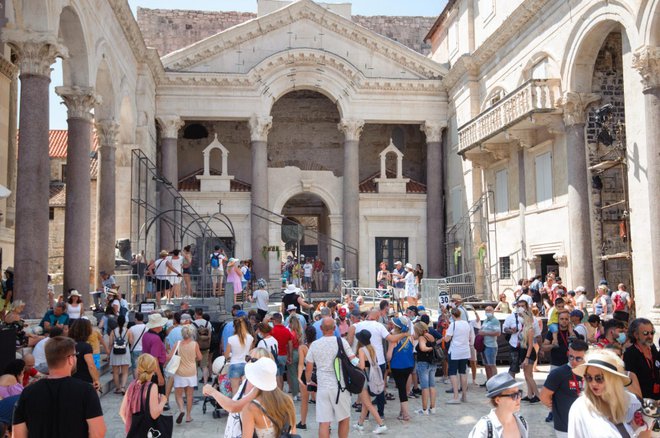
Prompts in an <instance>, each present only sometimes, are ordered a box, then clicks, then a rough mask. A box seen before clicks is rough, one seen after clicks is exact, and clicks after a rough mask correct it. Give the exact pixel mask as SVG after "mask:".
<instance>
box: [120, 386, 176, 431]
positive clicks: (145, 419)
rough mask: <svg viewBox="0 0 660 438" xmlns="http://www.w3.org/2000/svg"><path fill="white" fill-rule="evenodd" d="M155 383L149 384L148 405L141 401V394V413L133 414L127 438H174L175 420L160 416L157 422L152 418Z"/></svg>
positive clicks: (168, 416) (167, 416)
mask: <svg viewBox="0 0 660 438" xmlns="http://www.w3.org/2000/svg"><path fill="white" fill-rule="evenodd" d="M153 387H154V384H153V383H149V388H148V389H147V397H146V403H145V402H144V401H143V400H142V399H141V398H142V392H140V399H141V400H140V407H141V409H140V412H136V413H134V414H133V416H132V418H131V428H130V429H129V430H128V434H127V435H126V438H172V433H173V431H174V420H173V418H172V416H171V415H162V414H161V415H160V416H159V417H158V418H156V419H155V420H154V419H153V418H151V411H150V410H149V396H150V394H151V389H152V388H153Z"/></svg>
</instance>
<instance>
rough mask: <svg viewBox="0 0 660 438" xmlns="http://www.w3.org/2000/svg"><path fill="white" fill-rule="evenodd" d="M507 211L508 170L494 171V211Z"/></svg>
mask: <svg viewBox="0 0 660 438" xmlns="http://www.w3.org/2000/svg"><path fill="white" fill-rule="evenodd" d="M508 211H509V171H508V170H506V169H502V170H500V171H498V172H495V213H507V212H508Z"/></svg>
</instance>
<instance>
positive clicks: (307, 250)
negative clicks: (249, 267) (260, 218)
mask: <svg viewBox="0 0 660 438" xmlns="http://www.w3.org/2000/svg"><path fill="white" fill-rule="evenodd" d="M281 214H282V228H281V241H282V248H284V252H283V254H282V259H283V261H285V260H286V259H287V257H288V256H292V257H294V258H298V259H302V257H304V258H305V260H309V259H310V258H314V259H315V260H316V259H317V258H320V259H321V260H322V261H323V262H324V263H325V264H326V266H328V255H329V254H330V245H331V244H332V239H331V238H330V231H331V230H330V220H329V214H330V210H329V208H328V206H327V205H326V204H325V202H324V201H323V199H321V198H320V197H319V196H318V195H315V194H313V193H301V194H298V195H295V196H293V197H291V198H289V200H288V201H287V202H286V203H285V204H284V207H283V208H282V213H281ZM321 283H322V284H321V285H318V286H317V287H316V289H317V290H319V289H321V290H325V287H326V282H325V281H323V282H321Z"/></svg>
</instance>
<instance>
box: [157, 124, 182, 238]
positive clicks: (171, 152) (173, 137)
mask: <svg viewBox="0 0 660 438" xmlns="http://www.w3.org/2000/svg"><path fill="white" fill-rule="evenodd" d="M158 123H159V124H160V127H161V135H160V137H161V139H160V141H161V145H160V151H161V156H160V174H161V175H162V176H163V178H165V179H166V180H167V181H168V182H169V183H171V184H172V187H173V188H174V189H175V190H178V189H179V184H178V183H179V157H178V151H177V139H178V138H179V129H180V128H181V127H182V126H183V120H181V118H180V117H179V116H173V115H167V116H160V117H158ZM159 190H160V211H161V212H163V211H167V210H171V209H173V208H174V207H175V205H174V199H173V198H172V195H171V193H170V192H169V190H168V189H167V187H166V186H165V184H164V183H160V186H159ZM175 217H176V215H175V214H174V213H173V212H172V213H170V214H167V215H166V218H164V220H161V222H160V224H161V226H160V249H166V250H168V251H171V250H173V249H174V245H175V238H174V225H173V223H174V220H175Z"/></svg>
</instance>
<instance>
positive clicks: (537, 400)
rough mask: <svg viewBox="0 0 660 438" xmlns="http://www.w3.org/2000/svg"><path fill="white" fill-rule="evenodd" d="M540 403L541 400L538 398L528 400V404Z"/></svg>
mask: <svg viewBox="0 0 660 438" xmlns="http://www.w3.org/2000/svg"><path fill="white" fill-rule="evenodd" d="M540 401H541V399H540V398H538V396H536V395H535V396H534V397H532V398H530V399H529V402H530V403H538V402H540Z"/></svg>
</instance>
